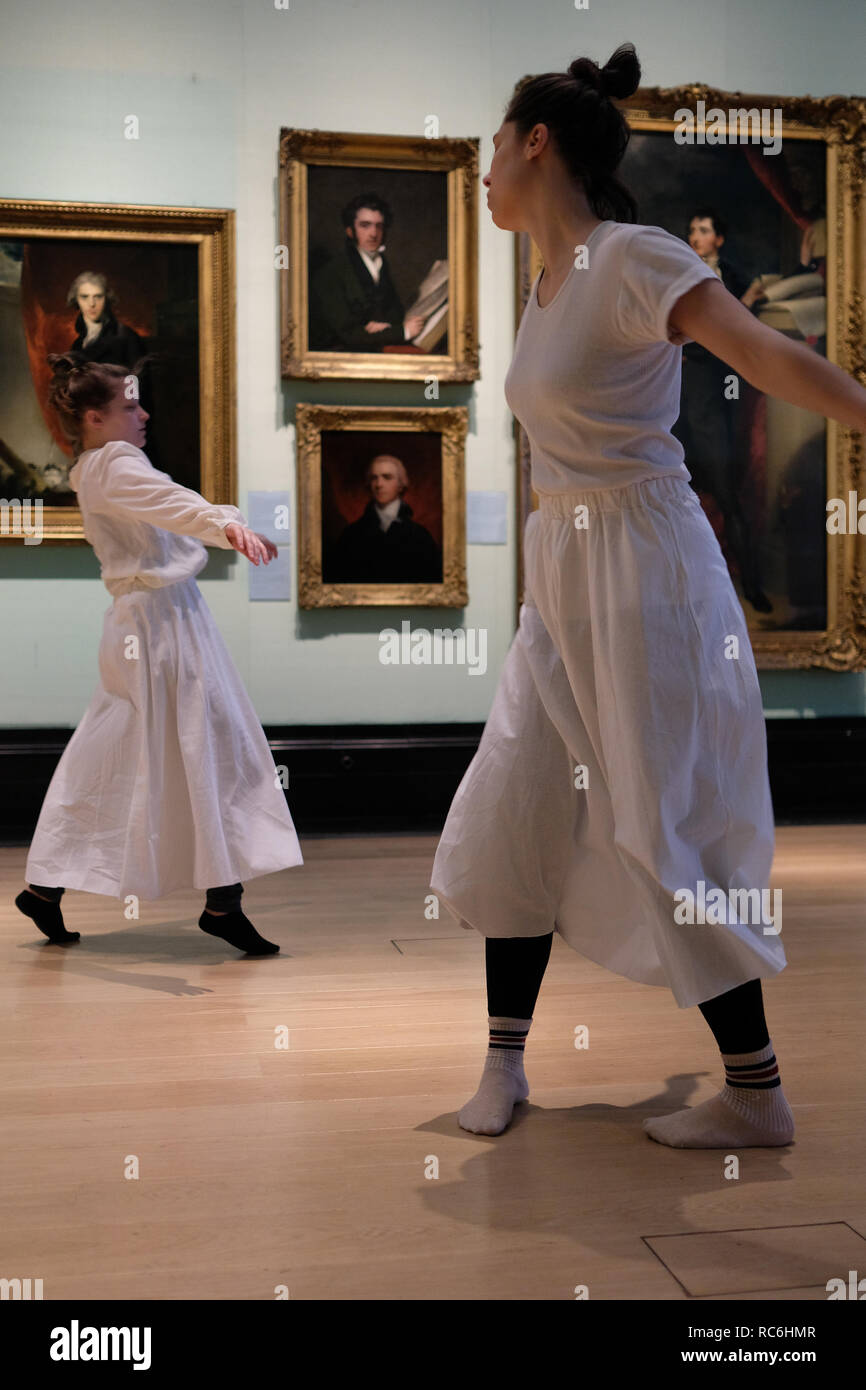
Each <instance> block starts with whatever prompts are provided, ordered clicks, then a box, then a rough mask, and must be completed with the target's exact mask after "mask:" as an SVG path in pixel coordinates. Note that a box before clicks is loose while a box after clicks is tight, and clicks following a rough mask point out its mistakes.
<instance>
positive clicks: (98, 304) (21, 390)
mask: <svg viewBox="0 0 866 1390" xmlns="http://www.w3.org/2000/svg"><path fill="white" fill-rule="evenodd" d="M70 349H75V350H76V351H78V352H80V353H81V354H82V355H83V357H84V358H86V359H88V360H91V361H95V362H111V363H116V364H117V365H120V366H124V367H127V368H128V369H129V371H130V373H134V374H135V375H136V376H137V377H138V382H137V389H138V391H139V398H140V400H141V403H142V405H143V407H144V409H145V410H146V411H147V413H148V416H149V418H148V421H147V437H146V443H145V445H144V451H145V453H146V454H147V456H148V458H149V459H150V461H151V463H152V464H153V466H154V467H155V468H157V469H159V470H160V471H162V472H165V473H168V474H170V476H171V477H172V478H174V479H175V481H176V482H178V483H181V484H182V485H183V486H184V487H191V488H194V489H195V490H196V491H197V492H202V493H203V494H204V495H205V496H207V497H208V498H209V500H211V501H213V502H220V503H223V502H233V501H234V492H235V457H234V452H235V404H234V399H235V397H234V378H235V374H234V213H233V211H231V210H230V209H223V208H171V207H145V206H135V205H102V204H91V203H52V202H18V201H13V200H10V199H2V200H0V498H3V499H5V500H6V501H7V503H9V504H10V507H11V506H14V505H15V504H16V503H17V504H18V505H19V506H20V505H29V507H30V509H32V508H33V506H34V505H35V504H36V503H37V502H38V503H39V506H40V509H41V518H42V520H41V531H42V537H43V539H44V540H47V541H83V540H84V533H83V530H82V526H81V515H80V512H79V510H78V506H77V502H76V494H75V492H74V490H73V489H72V487H71V486H70V483H69V469H70V468H71V466H72V464H73V463H74V461H75V460H74V457H73V452H72V446H71V444H70V443H69V441H68V439H67V438H66V435H65V433H64V431H63V429H62V427H61V424H60V421H59V419H58V418H57V416H56V413H55V412H54V410H53V409H52V408H51V406H50V404H49V402H48V390H49V386H50V383H51V375H52V373H51V368H50V366H49V364H48V355H49V353H55V352H57V353H63V352H68V351H69V350H70ZM136 368H137V370H136ZM0 537H3V538H10V537H11V538H14V528H13V527H6V528H3V530H2V531H0Z"/></svg>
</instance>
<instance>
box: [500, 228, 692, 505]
mask: <svg viewBox="0 0 866 1390" xmlns="http://www.w3.org/2000/svg"><path fill="white" fill-rule="evenodd" d="M585 244H586V247H587V262H588V264H587V266H586V267H585V268H584V267H578V266H572V269H571V271H570V272H569V274H568V277H567V279H566V280H565V282H564V284H563V285H562V286H561V288H560V290H559V292H558V293H557V294H556V296H555V297H554V299H553V300H551V302H550V303H549V304H548V305H547V306H546V307H545V308H543V309H542V308H541V307H540V305H539V303H538V299H537V289H538V281H539V280H540V278H541V275H540V273H539V275H538V276H537V277H536V279H535V282H534V283H533V286H532V290H531V293H530V296H529V301H528V303H527V305H526V308H525V310H524V312H523V317H522V319H521V320H520V327H519V329H518V332H517V339H516V342H515V345H514V356H513V358H512V360H511V366H510V367H509V369H508V375H507V376H506V378H505V398H506V400H507V401H508V404H509V406H510V408H511V410H512V411H513V413H514V414H515V415H516V417H517V419H518V420H519V421H520V423H521V424H522V425H523V427H524V429H525V430H526V433H527V435H528V437H529V443H530V453H531V461H532V468H531V481H532V486H533V488H534V489H535V490H536V492H552V493H561V492H572V491H580V490H582V489H589V488H607V487H620V486H622V485H623V484H626V483H633V482H639V481H640V480H641V479H643V478H652V477H657V476H658V475H660V474H665V475H673V476H676V477H681V478H685V479H686V481H688V480H689V479H690V477H691V474H690V473H689V472H688V470H687V468H686V466H685V464H684V462H683V448H682V445H681V444H680V443H679V441H678V440H677V439H675V438H674V436H673V435H672V434H671V433H670V428H671V425H673V424H674V422H675V421H676V419H677V416H678V415H679V413H680V372H681V365H682V353H681V351H680V349H681V347H682V344H683V343H684V342H690V341H691V339H689V338H687V337H685V336H684V335H673V336H672V337H670V338H669V337H668V315H669V314H670V311H671V309H672V308H673V306H674V304H675V303H676V301H677V300H678V299H679V298H680V297H681V295H684V294H685V293H686V291H687V290H690V289H692V288H693V287H694V286H695V285H697V284H698V283H699V282H700V281H701V280H718V276H717V275H716V274H715V273H714V272H713V271H712V270H711V269H710V267H709V266H707V265H705V264H704V262H703V261H702V260H701V258H700V256H698V255H697V253H696V252H695V251H693V250H692V248H691V247H690V246H688V245H687V244H686V242H684V241H680V239H679V237H675V236H673V235H672V234H671V233H670V232H666V231H665V230H664V229H663V228H662V227H646V226H643V225H642V224H640V223H626V222H612V221H608V222H602V223H600V224H599V225H598V226H596V227H594V228H593V230H592V232H591V233H590V235H589V237H588V238H587V240H586V243H585Z"/></svg>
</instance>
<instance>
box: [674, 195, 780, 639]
mask: <svg viewBox="0 0 866 1390" xmlns="http://www.w3.org/2000/svg"><path fill="white" fill-rule="evenodd" d="M726 232H727V225H726V223H725V222H723V221H722V219H721V218H720V216H719V214H718V213H717V212H716V211H715V210H714V209H713V208H710V207H700V208H698V209H696V211H695V212H694V213H693V215H692V217H691V219H690V222H689V235H688V242H689V245H690V246H691V247H692V249H693V250H694V251H696V252H697V254H698V255H699V256H700V257H701V260H703V261H704V262H705V263H706V264H707V265H709V266H710V267H711V268H712V269H713V270H714V271H715V273H716V274H717V275H718V277H719V279H720V280H721V282H722V284H723V285H724V287H725V289H726V290H730V292H731V294H734V295H736V297H737V299H739V300H740V301H741V303H743V304H745V306H746V307H747V308H751V306H752V304H753V303H754V302H755V300H756V299H759V298H761V297H762V291H761V289H760V287H759V285H758V283H757V282H756V281H753V282H750V281H749V278H748V277H747V276H746V275H744V274H743V273H742V272H741V271H740V270H738V269H737V267H736V266H735V265H733V264H732V263H731V262H730V261H729V260H727V259H726V258H725V257H724V256H722V254H721V249H722V246H723V245H724V241H725V234H726ZM730 370H731V369H730V367H729V366H728V365H727V363H725V362H723V361H722V360H721V358H719V357H715V356H714V355H713V354H712V353H711V352H710V351H708V349H707V348H705V347H701V345H700V343H695V342H688V343H684V344H683V359H682V381H681V394H680V414H679V418H678V419H677V421H676V423H675V424H674V426H673V428H672V430H671V433H672V434H673V435H674V437H675V438H676V439H678V440H679V441H680V443H681V444H682V446H683V451H684V455H685V460H684V461H685V465H686V468H687V469H688V470H689V472H690V473H691V475H692V477H691V485H692V488H693V489H694V491H695V492H706V493H709V495H710V496H711V497H712V498H713V500H714V501H715V503H716V505H717V506H718V508H719V511H720V512H721V514H722V516H723V518H724V523H725V539H726V541H727V544H728V546H729V548H730V552H731V554H732V556H733V558H734V560H735V561H736V563H737V566H738V568H739V571H740V578H741V582H742V585H743V592H744V594H745V597H746V599H747V600H748V601H749V603H751V605H752V607H753V608H755V610H756V611H757V612H759V613H769V612H770V611H771V610H772V607H773V605H772V603H771V602H770V600H769V599H768V598H767V595H766V594H765V593H764V592H763V589H762V588H761V579H760V574H759V570H758V559H757V554H756V547H755V543H754V537H753V535H752V529H751V526H750V524H749V520H748V517H747V516H746V513H745V512H744V510H743V506H742V503H741V501H740V496H739V487H740V482H741V478H740V471H741V470H740V460H739V459H738V458H737V455H736V450H735V438H736V429H735V414H734V412H735V411H736V402H735V401H734V400H730V399H728V398H727V397H726V395H725V378H726V377H727V376H728V375H729V374H730Z"/></svg>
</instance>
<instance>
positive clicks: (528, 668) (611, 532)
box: [431, 44, 866, 1148]
mask: <svg viewBox="0 0 866 1390" xmlns="http://www.w3.org/2000/svg"><path fill="white" fill-rule="evenodd" d="M639 80H640V66H639V63H638V60H637V56H636V54H635V52H634V49H633V47H632V46H631V45H630V44H625V45H622V46H621V47H620V48H619V49H618V50H617V51H616V53H615V54H614V55H613V57H612V58H611V60H610V62H609V63H608V64H607V65H606V66H605V68H604V69H599V68H598V66H597V65H596V64H595V63H594V62H592V61H591V60H590V59H587V58H581V59H577V60H576V61H575V62H573V63H572V64H571V66H570V68H569V71H568V72H567V73H565V74H560V73H547V74H544V75H542V76H539V77H535V78H524V79H523V81H522V82H521V83H520V84H518V87H517V88H516V90H515V93H514V95H513V97H512V99H511V102H510V104H509V106H508V109H507V111H506V114H505V117H504V119H503V122H502V124H501V126H500V128H499V130H498V131H497V133H496V135H495V137H494V150H495V153H494V157H493V162H492V165H491V169H490V173H489V175H487V177H486V178H485V179H484V184H485V185H486V186H487V188H488V189H489V195H488V201H489V204H490V210H491V214H492V216H493V220H494V222H495V223H496V225H497V226H498V227H500V228H502V229H503V230H508V231H526V232H529V233H530V234H531V235H532V237H533V239H534V241H535V242H536V244H537V245H538V246H539V248H540V250H541V252H542V255H543V257H544V264H545V268H544V270H543V271H542V272H541V274H540V275H539V276H538V278H537V279H536V281H535V283H534V284H533V286H532V290H531V292H530V296H529V302H528V304H527V306H526V309H525V311H524V314H523V318H522V320H521V324H520V329H519V331H518V335H517V341H516V344H515V349H514V357H513V360H512V363H511V367H510V369H509V372H508V375H507V378H506V397H507V400H508V402H509V405H510V406H511V408H512V410H513V412H514V414H515V415H516V416H517V418H518V419H519V420H520V421H521V422H522V424H523V425H524V427H525V428H526V431H527V434H528V436H529V440H530V445H531V465H532V484H533V487H534V489H535V490H536V492H537V493H538V495H539V501H540V506H539V510H537V511H535V512H533V513H532V515H531V516H530V517H529V519H528V522H527V526H526V533H525V542H524V545H525V561H526V563H525V569H526V583H525V593H524V602H523V604H522V607H521V611H520V622H519V628H518V631H517V633H516V635H515V637H514V640H513V642H512V645H511V648H510V650H509V652H508V656H507V658H506V661H505V666H504V669H503V671H502V675H501V678H500V681H499V685H498V688H497V691H496V695H495V698H494V702H493V706H492V709H491V713H490V718H489V720H488V722H487V724H486V726H485V729H484V734H483V736H482V739H481V743H480V746H479V748H478V751H477V753H476V755H475V757H474V759H473V760H472V763H471V764H470V766H469V768H468V770H467V772H466V775H465V776H464V778H463V780H462V782H461V784H460V786H459V788H458V790H457V793H456V795H455V798H454V801H453V804H452V806H451V810H450V812H449V815H448V819H447V821H446V824H445V827H444V830H443V833H442V837H441V840H440V843H439V846H438V849H437V852H436V857H435V860H434V865H433V871H432V874H431V888H432V889H433V891H434V892H435V893H436V894H437V895H438V897H439V899H440V900H441V901H442V903H443V904H444V905H445V906H446V908H447V909H448V910H449V911H450V912H451V914H452V915H453V916H454V917H455V918H456V919H457V920H458V921H459V922H460V923H461V925H462V926H464V927H466V928H469V929H472V928H474V929H475V930H477V931H479V932H480V933H481V934H482V935H483V936H484V937H485V938H486V941H485V953H486V965H487V1000H488V1014H489V1020H488V1021H489V1029H490V1042H489V1050H488V1054H487V1059H486V1062H485V1068H484V1073H483V1075H482V1080H481V1085H480V1088H479V1090H478V1092H477V1094H476V1095H475V1096H474V1097H473V1098H472V1099H471V1100H470V1101H469V1102H468V1103H467V1104H466V1105H465V1106H464V1107H463V1109H462V1110H461V1111H460V1114H459V1123H460V1124H461V1126H462V1127H463V1128H464V1129H468V1130H471V1131H473V1132H476V1133H482V1134H498V1133H500V1132H501V1131H502V1130H503V1129H505V1128H506V1126H507V1125H508V1123H509V1121H510V1120H511V1117H512V1112H513V1107H514V1105H515V1103H516V1102H517V1101H520V1100H525V1099H526V1098H527V1097H528V1094H529V1088H528V1083H527V1080H526V1075H525V1072H524V1069H523V1049H524V1045H525V1041H526V1037H527V1035H528V1032H529V1027H530V1024H531V1022H532V1014H533V1009H534V1008H535V1003H536V1000H537V997H538V991H539V987H540V984H541V980H542V976H543V974H544V969H545V966H546V964H547V960H548V957H549V954H550V948H551V943H552V940H553V933H554V931H558V932H559V933H560V935H561V936H562V938H563V939H564V940H565V941H566V942H567V943H568V945H569V946H571V947H573V948H574V949H575V950H576V951H579V952H580V953H581V954H583V955H585V956H587V957H588V958H589V959H590V960H593V961H595V962H597V963H599V964H601V965H604V966H606V967H607V968H608V969H610V970H612V971H615V972H616V973H618V974H620V975H623V976H625V977H627V978H628V979H631V980H638V981H642V982H644V983H646V984H651V985H662V986H666V987H667V988H669V989H670V990H671V991H672V993H673V996H674V998H675V1000H676V1002H677V1004H678V1005H679V1006H680V1008H687V1007H690V1006H694V1005H698V1006H699V1007H700V1009H701V1012H702V1014H703V1015H704V1017H705V1019H706V1020H707V1022H708V1024H709V1026H710V1028H711V1029H712V1032H713V1034H714V1036H715V1039H716V1041H717V1043H718V1046H719V1049H720V1051H721V1054H722V1061H723V1064H724V1067H725V1084H724V1087H723V1089H722V1090H721V1091H720V1092H719V1093H718V1095H717V1096H715V1097H713V1098H712V1099H711V1100H708V1101H706V1102H705V1103H704V1104H701V1105H698V1106H697V1107H695V1108H693V1109H687V1110H681V1111H678V1112H676V1113H675V1114H671V1115H666V1116H663V1117H659V1118H653V1119H651V1120H647V1121H646V1122H645V1127H646V1130H647V1133H648V1134H649V1135H650V1137H651V1138H653V1139H655V1140H658V1141H659V1142H660V1143H663V1144H669V1145H673V1146H675V1147H684V1148H715V1147H724V1148H738V1147H745V1146H763V1145H781V1144H787V1143H789V1142H790V1141H791V1139H792V1137H793V1132H794V1126H793V1117H792V1113H791V1109H790V1107H789V1105H788V1102H787V1100H786V1098H785V1096H784V1094H783V1092H782V1087H781V1083H780V1076H779V1069H778V1066H777V1063H776V1059H775V1054H774V1050H773V1046H772V1043H771V1041H770V1037H769V1034H768V1031H767V1026H766V1020H765V1017H764V1009H763V999H762V992H761V980H762V979H766V978H769V977H770V976H773V975H775V974H777V973H778V972H779V971H780V970H782V969H784V966H785V963H786V962H785V953H784V950H783V947H782V942H781V939H780V936H779V934H778V933H779V928H780V926H781V922H775V921H774V920H773V909H772V908H771V907H770V906H769V905H770V904H771V903H773V904H774V903H775V901H776V900H775V899H774V898H773V896H772V895H771V893H770V892H769V891H768V889H769V875H770V871H771V866H772V861H773V848H774V824H773V807H772V802H771V798H770V788H769V782H768V777H767V751H766V735H765V728H764V718H763V709H762V702H761V692H760V686H759V683H758V677H757V672H756V669H755V662H754V657H753V654H752V650H751V645H750V642H749V635H748V629H747V626H746V623H745V620H744V617H743V612H742V609H741V607H740V604H739V601H738V599H737V596H736V592H735V590H734V587H733V584H732V582H731V579H730V576H729V574H728V571H727V568H726V565H725V562H724V558H723V556H722V552H721V548H720V546H719V544H718V541H717V540H716V537H715V535H714V533H713V530H712V527H711V526H710V524H709V522H708V521H707V519H706V517H705V515H704V512H703V511H702V509H701V506H700V503H699V501H698V499H697V497H696V495H695V493H694V492H693V491H692V489H691V487H690V486H689V477H690V475H689V473H688V472H687V470H686V468H685V466H684V462H683V451H682V448H681V446H680V444H679V443H678V442H677V441H676V439H675V438H674V436H673V435H672V434H671V426H672V425H673V424H674V422H675V420H676V417H677V413H678V409H679V398H680V364H681V353H680V346H681V344H682V343H683V342H686V341H689V340H694V341H697V342H700V343H702V344H703V345H704V346H705V347H707V348H708V349H709V350H710V351H711V352H713V353H714V355H717V356H719V357H721V358H722V359H723V360H724V361H725V362H728V363H730V365H731V368H732V372H734V373H738V374H739V375H740V376H743V377H745V378H746V379H747V380H748V381H750V382H751V383H752V384H753V385H755V386H756V387H758V389H760V390H763V391H767V392H771V393H772V394H773V395H777V396H780V397H781V398H782V399H784V400H788V401H793V402H795V403H796V404H799V405H802V406H804V407H806V408H807V409H811V410H819V411H821V412H822V413H823V414H825V415H829V416H832V417H834V418H835V419H837V420H840V421H842V422H843V423H844V424H847V425H850V426H853V427H855V428H858V429H864V428H866V392H864V391H863V390H862V389H861V388H860V387H859V386H858V385H857V384H856V383H855V382H854V381H853V380H851V379H850V378H849V377H848V376H847V375H846V374H845V373H844V372H842V371H840V370H839V368H837V367H835V366H833V365H832V364H830V363H828V362H827V361H826V360H824V359H823V358H821V357H819V356H817V354H815V353H813V352H810V351H809V350H808V349H807V348H805V347H803V346H800V345H797V344H795V343H792V342H790V341H789V340H788V339H786V338H785V337H784V336H783V335H782V334H781V333H777V332H774V331H773V330H771V329H769V328H767V327H765V326H763V325H761V324H759V323H758V322H757V320H755V319H754V318H753V317H752V315H751V314H750V312H749V311H748V309H746V308H744V307H743V306H742V305H741V304H740V303H739V301H737V300H736V299H735V298H734V296H733V295H731V294H730V293H729V292H728V291H727V290H726V289H725V288H724V286H723V285H722V284H721V282H720V281H719V279H718V277H717V276H716V274H715V273H714V272H713V270H712V269H710V267H708V266H707V265H705V264H704V262H703V261H701V259H700V258H699V257H698V256H697V255H696V254H695V252H694V251H693V250H692V249H691V248H690V247H689V246H688V245H686V243H685V242H682V241H680V240H679V239H678V238H677V237H674V236H672V235H670V234H669V233H668V232H666V231H664V230H663V229H662V228H660V227H653V226H643V225H640V224H638V223H637V222H636V221H635V218H636V211H637V209H636V205H635V203H634V200H633V199H632V198H631V195H630V194H629V193H628V191H627V190H626V189H625V188H623V186H622V184H621V183H620V182H619V181H618V180H617V179H616V178H615V177H614V170H615V169H616V167H617V165H618V164H619V162H620V160H621V158H622V155H623V154H624V152H625V148H626V144H627V142H628V127H627V125H626V122H625V120H624V118H623V115H622V113H621V111H620V110H619V109H618V108H617V107H616V106H615V105H614V103H613V101H612V99H611V98H612V97H616V96H619V97H624V96H627V95H630V94H631V93H632V92H633V91H635V90H636V88H637V86H638V83H639ZM736 890H746V891H745V892H743V893H740V892H738V891H736ZM762 893H764V894H765V896H763V897H762V896H761V895H762ZM689 895H691V901H692V903H693V904H694V907H695V910H694V912H693V913H691V914H689V913H688V911H687V904H688V901H689Z"/></svg>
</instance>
